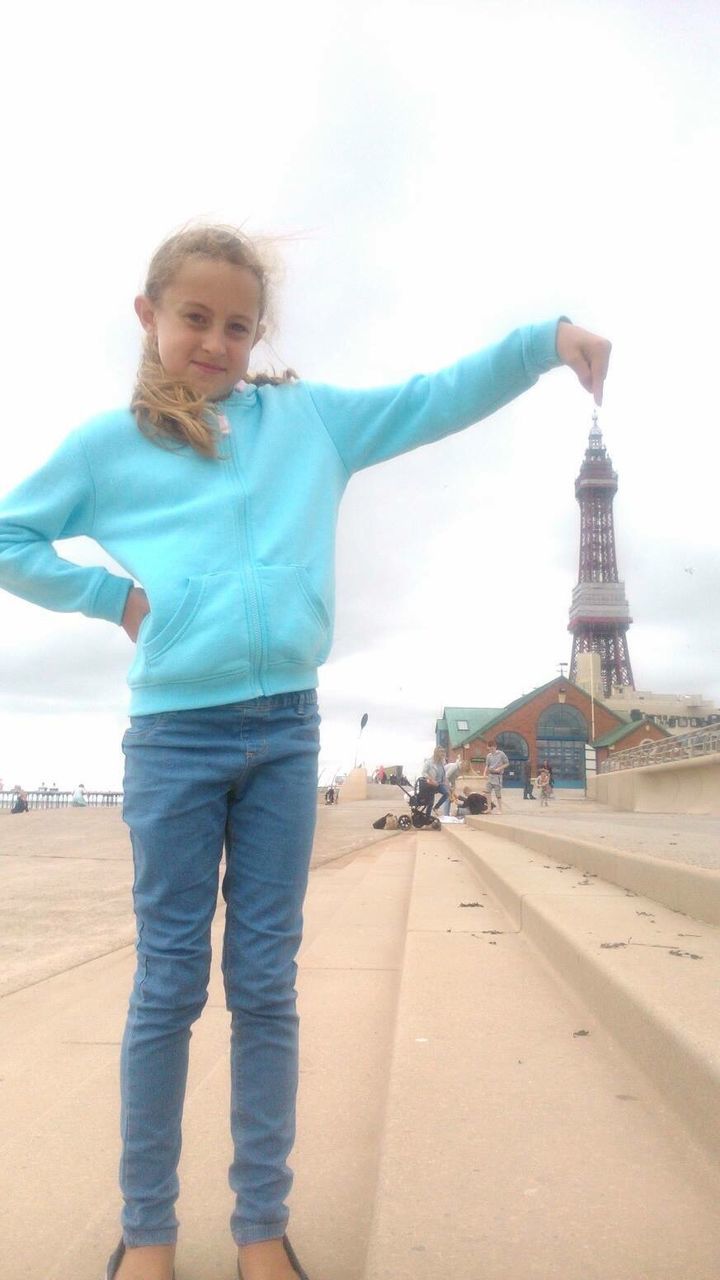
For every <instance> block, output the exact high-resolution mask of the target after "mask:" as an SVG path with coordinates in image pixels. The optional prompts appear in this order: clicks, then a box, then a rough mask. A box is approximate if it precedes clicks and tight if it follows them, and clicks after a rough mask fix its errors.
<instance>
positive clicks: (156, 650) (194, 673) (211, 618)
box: [129, 570, 251, 686]
mask: <svg viewBox="0 0 720 1280" xmlns="http://www.w3.org/2000/svg"><path fill="white" fill-rule="evenodd" d="M150 606H151V607H150V613H149V614H148V615H147V617H146V619H145V620H144V622H143V626H142V631H141V634H140V636H139V637H138V641H139V643H138V653H137V655H136V659H135V662H134V663H133V666H132V668H131V670H130V674H129V680H130V683H131V684H133V685H135V686H137V685H143V684H161V683H164V682H165V681H173V682H183V681H188V682H191V683H194V682H196V681H198V680H212V679H213V678H214V677H216V676H223V675H230V674H233V673H235V672H242V671H247V670H248V668H249V667H250V665H251V645H250V631H249V627H248V616H247V593H246V590H245V584H244V581H243V577H242V574H240V573H237V572H236V571H235V570H228V571H226V572H223V573H208V574H203V575H201V576H197V577H193V578H186V579H184V581H183V582H180V583H177V584H173V585H171V586H168V587H159V588H156V589H155V590H153V591H152V592H150Z"/></svg>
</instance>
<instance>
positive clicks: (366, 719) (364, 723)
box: [353, 711, 368, 769]
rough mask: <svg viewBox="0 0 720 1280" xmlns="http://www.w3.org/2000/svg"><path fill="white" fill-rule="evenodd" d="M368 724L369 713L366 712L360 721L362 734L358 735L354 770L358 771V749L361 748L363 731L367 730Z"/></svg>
mask: <svg viewBox="0 0 720 1280" xmlns="http://www.w3.org/2000/svg"><path fill="white" fill-rule="evenodd" d="M367 722H368V713H367V711H366V712H365V713H364V715H363V717H362V719H361V721H360V733H359V734H358V740H357V746H356V748H355V764H354V765H353V769H357V758H358V749H359V747H360V738H361V737H362V731H363V729H364V728H365V725H366V724H367Z"/></svg>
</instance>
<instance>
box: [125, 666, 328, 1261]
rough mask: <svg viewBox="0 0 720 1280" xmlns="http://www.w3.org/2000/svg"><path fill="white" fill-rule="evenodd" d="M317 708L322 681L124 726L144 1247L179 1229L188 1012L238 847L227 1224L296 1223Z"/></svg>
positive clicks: (130, 1093)
mask: <svg viewBox="0 0 720 1280" xmlns="http://www.w3.org/2000/svg"><path fill="white" fill-rule="evenodd" d="M319 724H320V719H319V716H318V711H317V697H316V694H315V691H314V690H308V691H304V692H301V693H288V694H279V695H275V696H272V697H267V698H257V699H254V700H252V701H250V702H242V703H236V704H233V705H229V706H221V707H209V708H202V709H199V710H192V711H170V712H162V713H159V714H157V715H145V716H137V717H134V718H132V719H131V722H130V728H129V729H128V730H127V732H126V734H125V737H124V739H123V751H124V753H125V794H124V807H123V817H124V819H125V821H126V823H127V824H128V826H129V828H130V837H131V841H132V848H133V858H134V864H135V881H134V887H133V899H134V906H135V915H136V920H137V971H136V974H135V980H134V984H133V989H132V993H131V996H130V1007H129V1011H128V1018H127V1024H126V1027H125V1034H124V1037H123V1044H122V1052H121V1071H120V1075H121V1104H122V1105H121V1135H122V1157H121V1162H120V1186H121V1190H122V1194H123V1200H124V1208H123V1215H122V1225H123V1237H124V1240H125V1243H126V1244H127V1245H129V1246H137V1245H148V1244H172V1243H174V1241H175V1240H176V1237H177V1229H178V1221H177V1217H176V1214H175V1201H176V1199H177V1195H178V1190H179V1183H178V1175H177V1167H178V1161H179V1158H180V1147H181V1122H182V1111H183V1103H184V1099H185V1087H186V1080H187V1069H188V1057H189V1045H190V1035H191V1031H190V1028H191V1025H192V1023H193V1022H195V1020H196V1019H197V1018H199V1016H200V1014H201V1012H202V1009H203V1007H204V1005H205V1003H206V1000H207V987H208V978H209V974H210V958H211V952H210V926H211V922H212V919H213V915H214V913H215V907H216V903H217V896H218V881H219V873H220V864H221V858H222V852H223V845H224V847H225V859H226V870H225V875H224V878H223V882H222V892H223V896H224V898H225V902H226V914H225V936H224V946H223V957H222V969H223V977H224V983H225V996H226V1001H227V1006H228V1009H229V1010H230V1013H231V1034H230V1071H231V1097H232V1102H231V1116H230V1124H231V1132H232V1138H233V1145H234V1158H233V1162H232V1164H231V1166H230V1171H229V1177H230V1186H231V1188H232V1190H233V1191H234V1193H235V1197H236V1200H235V1207H234V1211H233V1214H232V1217H231V1220H230V1226H231V1231H232V1234H233V1238H234V1240H235V1241H236V1243H237V1244H250V1243H253V1242H256V1241H259V1240H266V1239H271V1238H273V1237H276V1236H281V1235H282V1234H283V1232H284V1231H285V1228H286V1226H287V1221H288V1210H287V1206H286V1204H285V1200H286V1197H287V1194H288V1192H289V1190H290V1186H291V1184H292V1173H291V1171H290V1169H289V1167H288V1164H287V1159H288V1156H289V1154H290V1151H291V1149H292V1146H293V1142H294V1139H295V1098H296V1093H297V1082H298V1017H297V1012H296V991H295V978H296V973H297V966H296V963H295V956H296V954H297V950H298V947H299V945H300V940H301V936H302V904H303V899H304V896H305V890H306V887H307V877H308V867H309V863H310V853H311V850H312V842H313V833H314V829H315V814H316V807H317V756H318V748H319Z"/></svg>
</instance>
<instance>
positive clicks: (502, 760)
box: [484, 738, 510, 813]
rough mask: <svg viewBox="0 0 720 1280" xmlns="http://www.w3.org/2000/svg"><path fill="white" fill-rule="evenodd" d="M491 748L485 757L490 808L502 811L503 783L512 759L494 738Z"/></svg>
mask: <svg viewBox="0 0 720 1280" xmlns="http://www.w3.org/2000/svg"><path fill="white" fill-rule="evenodd" d="M488 747H489V748H490V750H489V752H488V754H487V756H486V757H485V774H484V776H485V777H486V778H487V780H488V785H489V787H490V808H491V809H497V811H498V813H502V784H503V774H504V773H505V770H506V769H507V767H508V765H509V764H510V761H509V760H508V758H507V756H506V755H505V752H504V751H501V750H500V749H499V747H498V745H497V742H496V741H495V739H494V738H492V739H491V740H490V742H488Z"/></svg>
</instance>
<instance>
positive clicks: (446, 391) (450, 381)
mask: <svg viewBox="0 0 720 1280" xmlns="http://www.w3.org/2000/svg"><path fill="white" fill-rule="evenodd" d="M609 358H610V343H609V342H608V341H607V340H606V339H605V338H600V337H598V336H596V335H595V334H591V333H589V332H588V331H587V330H586V329H581V328H579V326H578V325H574V324H572V323H571V322H570V321H569V320H567V319H566V318H565V317H561V319H560V320H552V321H548V322H546V323H544V324H537V325H526V326H524V327H523V328H521V329H516V330H514V331H513V333H510V334H508V336H507V337H506V338H504V339H503V340H502V341H501V342H498V343H497V344H496V345H495V346H491V347H487V348H485V349H484V350H483V351H477V352H475V353H474V354H473V355H469V356H464V357H463V358H462V359H460V360H458V361H457V362H456V363H455V364H453V365H450V366H449V367H448V368H446V369H440V370H439V371H438V372H436V373H429V374H420V375H418V376H417V377H414V378H410V379H409V380H408V381H407V382H404V383H401V384H399V385H398V386H394V387H375V388H370V389H366V388H363V389H360V390H349V389H346V388H338V387H330V386H325V385H321V384H318V383H307V384H305V385H306V388H307V391H308V394H309V395H310V397H311V399H312V401H313V404H314V406H315V409H316V411H317V413H318V416H319V417H320V419H321V421H322V422H323V425H324V426H325V429H326V430H327V432H328V435H329V436H330V438H331V439H332V441H333V443H334V445H335V448H336V449H337V452H338V454H339V456H340V458H341V460H342V462H343V464H344V465H345V467H346V469H347V471H348V473H349V474H352V473H353V472H355V471H358V470H360V469H361V468H363V467H369V466H373V465H374V464H375V463H377V462H383V461H385V460H386V459H388V458H393V457H397V456H398V455H399V454H402V453H406V452H408V451H409V450H411V449H417V448H418V447H419V446H420V445H424V444H430V443H431V442H432V441H434V440H441V439H443V438H444V437H445V436H448V435H451V434H453V433H454V432H456V431H462V430H463V429H464V428H465V427H469V426H471V425H472V423H475V422H479V421H480V420H481V419H482V418H486V417H488V416H489V415H490V414H492V413H495V412H496V410H498V409H500V408H502V407H503V406H504V405H506V404H508V403H509V402H510V401H511V400H513V399H515V397H517V396H519V395H521V394H522V392H524V391H527V390H528V388H529V387H531V386H533V384H534V383H535V382H537V380H538V378H539V377H540V376H541V374H543V373H546V372H548V370H550V369H555V368H557V367H558V366H559V365H561V364H567V365H568V366H569V367H570V368H572V369H573V370H574V371H575V373H576V374H577V376H578V378H579V379H580V382H581V384H582V385H583V386H584V387H585V388H586V389H587V390H592V391H593V393H594V394H595V397H596V399H597V398H598V397H599V398H600V399H601V398H602V385H603V381H604V378H605V374H606V372H607V366H608V360H609ZM598 403H599V400H598Z"/></svg>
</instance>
